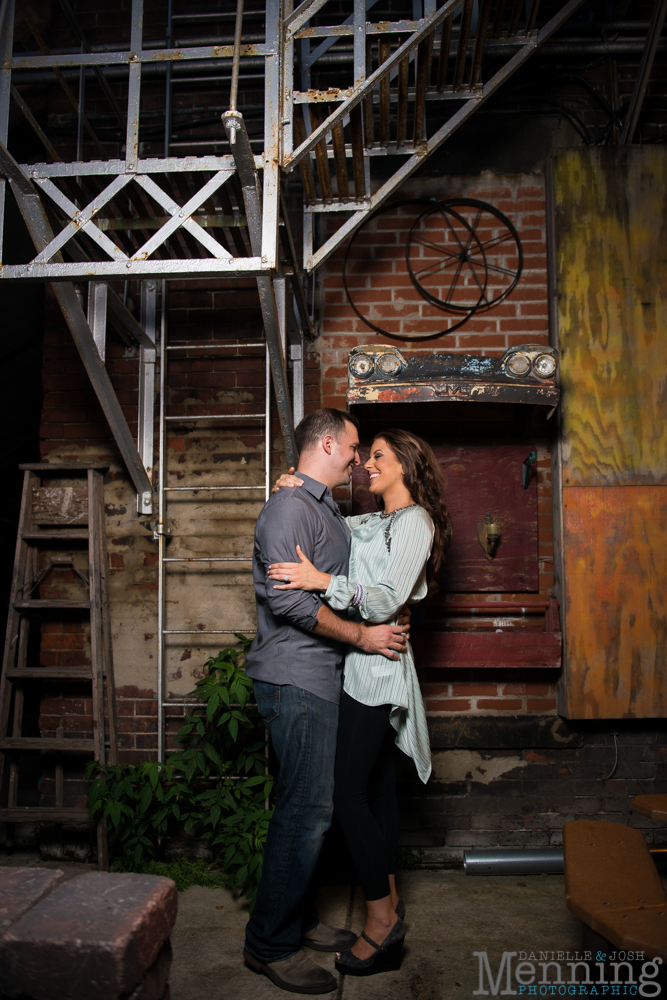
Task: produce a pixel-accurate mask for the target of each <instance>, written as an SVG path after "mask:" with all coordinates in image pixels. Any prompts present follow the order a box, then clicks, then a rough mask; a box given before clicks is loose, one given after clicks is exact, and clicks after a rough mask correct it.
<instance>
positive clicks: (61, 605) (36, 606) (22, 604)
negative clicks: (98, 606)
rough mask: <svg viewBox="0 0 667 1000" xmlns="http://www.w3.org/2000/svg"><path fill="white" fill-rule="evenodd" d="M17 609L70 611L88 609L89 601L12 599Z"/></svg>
mask: <svg viewBox="0 0 667 1000" xmlns="http://www.w3.org/2000/svg"><path fill="white" fill-rule="evenodd" d="M14 607H15V608H16V610H17V611H70V610H79V609H80V610H81V611H84V610H85V611H89V610H90V601H56V600H43V601H14Z"/></svg>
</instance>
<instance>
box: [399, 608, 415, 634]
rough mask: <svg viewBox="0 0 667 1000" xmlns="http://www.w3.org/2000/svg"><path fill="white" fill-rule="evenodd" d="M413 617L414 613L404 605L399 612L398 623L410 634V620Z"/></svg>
mask: <svg viewBox="0 0 667 1000" xmlns="http://www.w3.org/2000/svg"><path fill="white" fill-rule="evenodd" d="M411 617H412V611H410V607H409V605H407V604H404V605H403V607H402V608H401V610H400V611H399V612H398V618H397V619H396V622H397V624H398V625H402V626H403V628H404V629H405V631H406V632H408V633H409V632H410V618H411Z"/></svg>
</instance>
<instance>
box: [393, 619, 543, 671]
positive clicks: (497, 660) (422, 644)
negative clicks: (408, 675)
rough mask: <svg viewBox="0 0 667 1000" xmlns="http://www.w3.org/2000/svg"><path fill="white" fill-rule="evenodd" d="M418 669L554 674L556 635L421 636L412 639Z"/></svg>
mask: <svg viewBox="0 0 667 1000" xmlns="http://www.w3.org/2000/svg"><path fill="white" fill-rule="evenodd" d="M410 641H411V643H412V647H413V649H414V653H415V659H416V662H417V665H418V666H419V668H420V669H423V668H426V667H439V668H443V669H447V670H451V669H461V668H464V669H470V668H473V669H476V670H487V669H499V670H511V669H516V668H527V667H533V668H538V669H547V670H556V669H558V668H559V667H560V665H561V638H560V633H558V632H538V631H537V630H535V631H532V630H531V631H526V630H524V629H517V630H516V633H514V634H513V632H512V631H509V630H508V631H504V632H492V633H491V634H485V633H483V632H426V631H424V632H420V631H417V630H416V629H415V630H413V632H412V635H411V639H410Z"/></svg>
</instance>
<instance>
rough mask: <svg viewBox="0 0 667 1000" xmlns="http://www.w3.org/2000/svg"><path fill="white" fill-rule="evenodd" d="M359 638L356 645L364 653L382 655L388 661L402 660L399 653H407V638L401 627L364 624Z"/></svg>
mask: <svg viewBox="0 0 667 1000" xmlns="http://www.w3.org/2000/svg"><path fill="white" fill-rule="evenodd" d="M358 628H359V638H358V640H357V641H356V642H355V643H354V645H355V646H358V647H359V649H362V650H363V651H364V653H381V654H382V656H386V657H387V659H388V660H400V656H399V655H398V654H399V653H404V652H405V643H406V636H405V630H404V629H403V627H402V626H401V625H370V624H369V623H368V622H362V623H361V624H360V625H359V626H358Z"/></svg>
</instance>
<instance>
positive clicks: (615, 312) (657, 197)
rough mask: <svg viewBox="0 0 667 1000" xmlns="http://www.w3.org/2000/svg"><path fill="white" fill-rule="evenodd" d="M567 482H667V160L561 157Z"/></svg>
mask: <svg viewBox="0 0 667 1000" xmlns="http://www.w3.org/2000/svg"><path fill="white" fill-rule="evenodd" d="M553 181H554V203H555V228H556V240H557V271H558V279H557V280H558V291H559V296H558V336H559V340H560V352H561V354H560V379H561V388H562V390H563V399H564V401H565V402H564V404H563V407H562V434H563V444H562V463H563V485H564V486H596V485H609V486H611V485H620V484H631V485H644V484H652V483H667V421H665V420H663V419H662V418H658V419H655V418H656V417H657V415H658V414H661V413H662V411H663V409H664V392H665V371H667V337H665V332H664V331H665V324H666V323H667V280H666V278H667V274H666V267H665V265H666V255H665V253H664V247H665V244H666V242H667V233H666V232H665V219H666V218H667V156H665V151H664V150H663V149H660V148H658V147H654V146H641V147H640V146H626V147H618V146H614V147H606V148H603V147H589V148H586V149H581V148H580V149H570V150H566V151H562V152H559V153H557V154H556V156H555V157H554V161H553Z"/></svg>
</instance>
